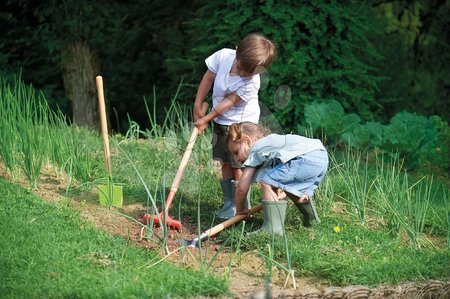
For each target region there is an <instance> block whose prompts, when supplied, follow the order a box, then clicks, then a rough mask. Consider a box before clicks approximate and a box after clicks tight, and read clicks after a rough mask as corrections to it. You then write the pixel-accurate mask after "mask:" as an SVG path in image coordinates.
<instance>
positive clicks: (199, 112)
mask: <svg viewBox="0 0 450 299" xmlns="http://www.w3.org/2000/svg"><path fill="white" fill-rule="evenodd" d="M208 106H209V105H208V103H206V102H203V103H202V105H201V106H200V107H198V108H196V106H195V105H194V122H196V121H197V120H199V119H200V118H202V117H204V116H205V115H206V111H207V110H208Z"/></svg>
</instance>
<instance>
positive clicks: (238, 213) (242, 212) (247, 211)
mask: <svg viewBox="0 0 450 299" xmlns="http://www.w3.org/2000/svg"><path fill="white" fill-rule="evenodd" d="M236 215H244V216H246V217H248V216H250V210H249V209H247V208H246V209H243V210H241V211H236Z"/></svg>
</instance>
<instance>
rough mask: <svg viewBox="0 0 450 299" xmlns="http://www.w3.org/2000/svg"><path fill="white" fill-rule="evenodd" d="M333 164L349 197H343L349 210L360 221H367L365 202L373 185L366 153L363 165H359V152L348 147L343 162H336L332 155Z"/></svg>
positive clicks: (363, 222) (362, 222)
mask: <svg viewBox="0 0 450 299" xmlns="http://www.w3.org/2000/svg"><path fill="white" fill-rule="evenodd" d="M332 161H334V163H333V164H335V165H336V167H335V169H336V172H337V175H338V176H339V177H340V179H341V181H342V182H344V185H345V189H346V190H345V191H346V192H345V193H346V194H347V195H348V197H349V198H347V197H345V199H346V200H347V203H348V205H349V206H351V209H350V210H351V211H354V212H355V213H356V215H357V217H358V219H359V221H360V222H361V224H365V223H366V221H367V219H366V218H367V204H368V201H369V196H370V191H371V188H372V186H373V181H372V182H371V180H370V178H369V173H368V156H367V155H366V158H365V161H364V165H361V152H360V151H352V149H351V148H348V149H347V151H346V155H345V163H343V164H337V163H336V161H335V160H334V158H333V157H332Z"/></svg>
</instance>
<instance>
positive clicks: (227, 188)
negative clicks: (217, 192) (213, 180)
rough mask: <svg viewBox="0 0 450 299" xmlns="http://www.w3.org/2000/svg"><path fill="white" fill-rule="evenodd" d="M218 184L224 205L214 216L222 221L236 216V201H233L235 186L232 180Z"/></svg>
mask: <svg viewBox="0 0 450 299" xmlns="http://www.w3.org/2000/svg"><path fill="white" fill-rule="evenodd" d="M222 182H224V181H221V182H220V185H221V186H222V191H223V194H224V204H223V207H222V208H221V209H220V210H218V211H217V213H216V215H217V217H219V218H222V219H230V218H233V217H234V216H236V201H235V199H234V193H235V192H236V186H235V184H234V180H226V181H225V182H226V183H223V184H222Z"/></svg>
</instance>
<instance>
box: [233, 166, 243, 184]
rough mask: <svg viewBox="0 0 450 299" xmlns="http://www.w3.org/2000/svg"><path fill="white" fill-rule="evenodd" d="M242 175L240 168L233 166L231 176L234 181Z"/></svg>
mask: <svg viewBox="0 0 450 299" xmlns="http://www.w3.org/2000/svg"><path fill="white" fill-rule="evenodd" d="M241 176H242V170H241V169H240V168H233V177H234V180H235V181H239V180H240V179H241Z"/></svg>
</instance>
